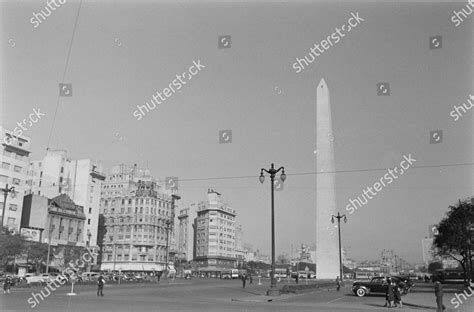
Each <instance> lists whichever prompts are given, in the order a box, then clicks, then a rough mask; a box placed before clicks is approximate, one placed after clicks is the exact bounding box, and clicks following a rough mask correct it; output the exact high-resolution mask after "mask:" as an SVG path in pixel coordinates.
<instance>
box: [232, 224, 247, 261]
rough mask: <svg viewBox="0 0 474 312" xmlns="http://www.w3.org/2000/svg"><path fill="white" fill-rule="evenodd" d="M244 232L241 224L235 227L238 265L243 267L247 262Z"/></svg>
mask: <svg viewBox="0 0 474 312" xmlns="http://www.w3.org/2000/svg"><path fill="white" fill-rule="evenodd" d="M243 238H244V231H243V229H242V225H241V224H237V225H236V226H235V247H234V250H235V258H236V260H237V265H239V264H240V265H243V264H244V261H245V256H246V254H247V252H246V251H245V249H244V246H243Z"/></svg>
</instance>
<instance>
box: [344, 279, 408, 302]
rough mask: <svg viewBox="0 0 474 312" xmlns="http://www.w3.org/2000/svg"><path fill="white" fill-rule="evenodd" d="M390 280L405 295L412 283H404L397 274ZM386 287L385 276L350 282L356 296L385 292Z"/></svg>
mask: <svg viewBox="0 0 474 312" xmlns="http://www.w3.org/2000/svg"><path fill="white" fill-rule="evenodd" d="M392 280H393V281H394V282H395V284H396V285H397V286H398V287H399V288H401V290H402V295H406V294H407V293H408V291H409V290H410V288H411V287H412V285H410V284H408V283H406V282H405V281H404V280H403V279H401V278H400V277H397V276H393V277H392ZM387 289H388V283H387V278H386V277H382V276H380V277H374V278H372V279H371V280H370V281H368V282H366V281H355V282H354V283H353V284H352V292H353V293H354V294H355V295H356V296H358V297H364V296H365V295H368V294H372V293H376V294H385V293H386V292H387Z"/></svg>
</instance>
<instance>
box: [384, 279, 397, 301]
mask: <svg viewBox="0 0 474 312" xmlns="http://www.w3.org/2000/svg"><path fill="white" fill-rule="evenodd" d="M393 287H394V285H393V284H392V279H391V278H390V277H387V291H386V292H385V305H384V307H389V308H391V307H392V305H393V301H394V299H395V295H394V293H393Z"/></svg>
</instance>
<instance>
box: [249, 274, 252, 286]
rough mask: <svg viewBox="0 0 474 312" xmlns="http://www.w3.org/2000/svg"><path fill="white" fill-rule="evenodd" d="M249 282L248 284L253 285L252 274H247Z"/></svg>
mask: <svg viewBox="0 0 474 312" xmlns="http://www.w3.org/2000/svg"><path fill="white" fill-rule="evenodd" d="M249 282H250V284H253V277H252V273H250V274H249Z"/></svg>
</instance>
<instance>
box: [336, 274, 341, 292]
mask: <svg viewBox="0 0 474 312" xmlns="http://www.w3.org/2000/svg"><path fill="white" fill-rule="evenodd" d="M336 289H337V291H339V290H340V289H341V280H340V279H339V276H338V277H336Z"/></svg>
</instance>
